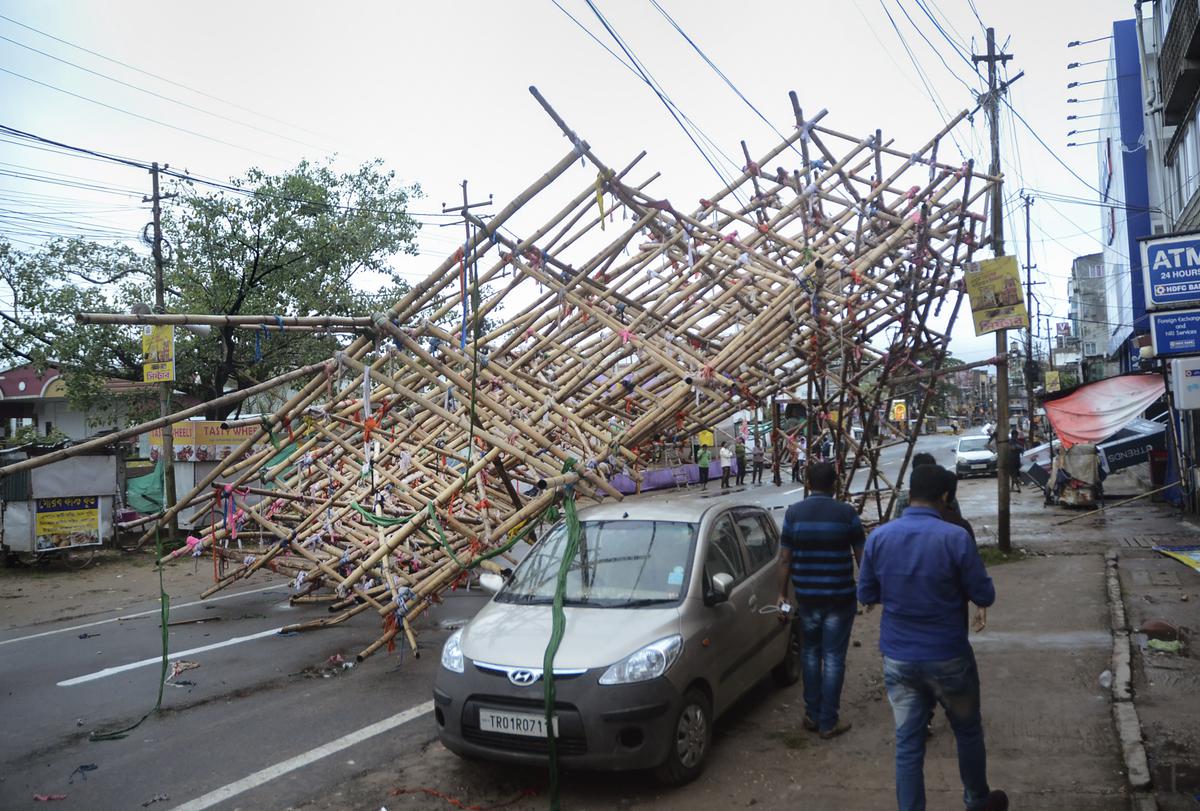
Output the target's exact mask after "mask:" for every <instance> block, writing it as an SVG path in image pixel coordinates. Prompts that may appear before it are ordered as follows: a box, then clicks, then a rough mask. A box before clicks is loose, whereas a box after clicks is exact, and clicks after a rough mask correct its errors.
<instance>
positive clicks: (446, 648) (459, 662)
mask: <svg viewBox="0 0 1200 811" xmlns="http://www.w3.org/2000/svg"><path fill="white" fill-rule="evenodd" d="M462 632H463V629H462V628H459V629H458V630H457V631H455V632H454V633H452V634H450V638H449V639H447V640H446V644H445V645H443V646H442V667H444V668H446V669H447V670H449V671H451V672H452V673H462V672H463V652H462Z"/></svg>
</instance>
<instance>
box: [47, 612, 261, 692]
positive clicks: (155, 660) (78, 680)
mask: <svg viewBox="0 0 1200 811" xmlns="http://www.w3.org/2000/svg"><path fill="white" fill-rule="evenodd" d="M281 630H283V628H282V627H280V628H272V629H270V630H269V631H259V632H258V633H257V634H247V635H246V636H235V637H234V638H233V639H226V640H225V641H224V642H214V643H212V644H211V645H202V646H201V647H199V648H192V649H190V650H181V651H176V652H175V653H168V654H167V660H168V661H170V660H172V659H182V658H183V657H184V656H192V655H193V654H197V653H204V652H205V651H210V650H216V649H217V648H226V647H229V646H230V645H240V644H241V643H243V642H251V641H253V640H255V639H262V638H263V637H264V636H273V635H275V634H277V633H279V632H280V631H281ZM160 662H162V654H159V655H158V656H151V657H150V658H149V659H142V660H140V661H137V662H130V663H129V664H127V665H117V666H116V667H106V668H104V669H103V670H97V671H96V672H95V673H88V674H87V675H86V676H76V677H75V678H73V679H67V680H66V681H60V682H59V683H58V686H59V687H74V686H75V685H76V684H83V683H84V682H88V681H95V680H96V679H103V678H105V677H107V676H115V675H116V674H118V673H124V672H125V671H126V670H135V669H137V668H139V667H146V666H148V665H156V664H159V663H160Z"/></svg>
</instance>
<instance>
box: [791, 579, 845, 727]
mask: <svg viewBox="0 0 1200 811" xmlns="http://www.w3.org/2000/svg"><path fill="white" fill-rule="evenodd" d="M856 613H858V606H857V605H856V604H855V603H853V602H849V603H847V604H845V605H822V606H814V605H804V604H801V605H800V622H801V624H802V625H801V627H802V628H803V629H804V653H803V656H802V657H801V658H802V660H803V663H804V712H805V714H806V715H808V717H809V718H811V719H812V720H814V721H816V722H817V726H818V728H820V730H821V731H822V732H825V731H827V730H830V729H833V728H834V727H836V726H837V722H838V706H839V705H840V703H841V699H842V681H843V680H844V679H845V676H846V649H847V648H849V647H850V629H851V628H852V627H854V615H855V614H856Z"/></svg>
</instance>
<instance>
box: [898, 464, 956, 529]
mask: <svg viewBox="0 0 1200 811" xmlns="http://www.w3.org/2000/svg"><path fill="white" fill-rule="evenodd" d="M936 464H937V459H934V458H933V454H932V453H925V452H924V451H921V452H920V453H914V454H913V458H912V469H913V470H916V469H917V468H919V467H921V466H923V465H936ZM908 476H909V478H910V479H911V478H912V474H911V473H909V474H908ZM955 506H958V505H957V503H955ZM907 508H908V491H907V490H901V491H900V493H899V494H898V495H897V496H896V508H895V509H894V510H892V515H894V516H896V517H897V518H899V517H900V516H902V515H904V511H905V510H906V509H907Z"/></svg>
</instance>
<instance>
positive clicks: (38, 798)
mask: <svg viewBox="0 0 1200 811" xmlns="http://www.w3.org/2000/svg"><path fill="white" fill-rule="evenodd" d="M65 799H67V795H65V794H35V795H33V801H34V802H35V803H52V802H55V801H57V800H65Z"/></svg>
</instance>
